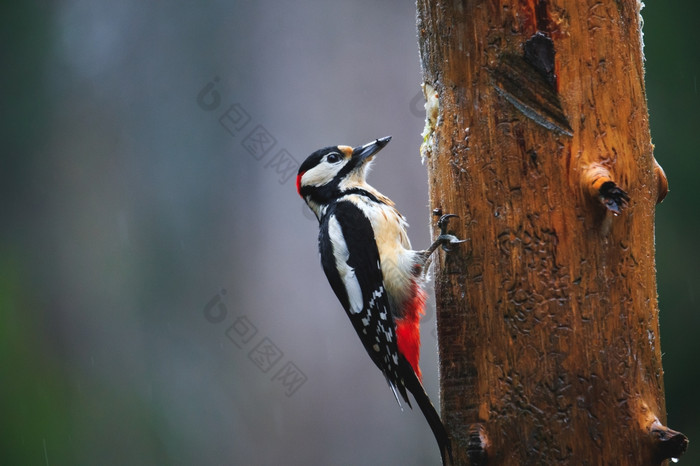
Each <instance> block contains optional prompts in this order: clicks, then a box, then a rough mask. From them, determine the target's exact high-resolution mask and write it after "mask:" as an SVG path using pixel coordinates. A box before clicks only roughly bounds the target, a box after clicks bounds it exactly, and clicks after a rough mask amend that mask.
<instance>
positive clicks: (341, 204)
mask: <svg viewBox="0 0 700 466" xmlns="http://www.w3.org/2000/svg"><path fill="white" fill-rule="evenodd" d="M390 140H391V136H388V137H385V138H381V139H377V140H376V141H374V142H370V143H369V144H365V145H364V146H360V147H355V148H352V147H349V146H331V147H326V148H324V149H320V150H318V151H316V152H314V153H313V154H311V155H310V156H309V157H308V158H307V159H306V160H305V161H304V163H302V164H301V167H299V173H298V175H297V191H298V192H299V195H300V196H301V197H302V198H303V199H304V201H306V203H307V204H308V206H309V207H310V208H311V210H313V212H314V214H316V218H318V221H319V224H320V233H319V238H318V239H319V249H320V252H321V264H322V266H323V271H324V272H325V273H326V277H327V278H328V281H329V282H330V285H331V287H332V288H333V291H334V292H335V294H336V296H337V297H338V299H339V300H340V303H341V304H342V306H343V308H344V309H345V312H346V313H347V315H348V317H350V321H351V322H352V325H353V327H354V328H355V331H356V332H357V334H358V335H359V337H360V340H362V344H363V345H364V347H365V350H367V353H369V356H370V358H372V361H374V363H375V364H376V365H377V366H378V367H379V369H380V370H381V371H382V373H383V374H384V377H386V380H387V382H388V383H389V386H390V387H391V389H392V390H393V392H394V396H395V397H396V401H397V402H399V405H401V402H400V400H399V394H400V395H401V398H402V399H403V400H404V401H405V402H406V403H407V404H408V405H409V406H411V403H410V401H409V399H408V396H407V394H406V389H408V391H410V392H411V393H412V394H413V397H414V399H415V400H416V402H417V403H418V406H419V407H420V409H421V411H422V412H423V415H424V416H425V418H426V419H427V421H428V424H429V425H430V428H431V429H432V431H433V434H434V435H435V438H436V439H437V442H438V446H439V448H440V454H441V456H442V462H443V464H447V463H446V461H447V457H449V459H450V462H452V448H451V444H450V440H449V438H448V436H447V432H446V431H445V427H444V425H443V424H442V421H441V420H440V416H439V415H438V413H437V412H436V411H435V407H434V406H433V404H432V403H431V402H430V398H429V397H428V395H427V394H426V393H425V389H424V388H423V385H422V383H421V371H420V368H419V367H418V359H419V354H420V329H419V320H420V317H421V315H422V314H423V313H424V308H425V299H426V294H425V291H424V290H423V286H424V282H425V270H426V268H427V265H428V262H429V260H430V256H431V254H432V253H433V252H434V251H435V249H437V247H438V246H440V245H442V246H443V248H445V249H446V250H447V245H448V244H456V243H460V242H461V241H460V240H458V239H457V238H456V237H455V236H453V235H448V234H447V233H446V231H445V229H446V225H447V220H448V219H449V217H452V216H453V215H445V216H443V217H442V218H441V219H440V222H439V223H438V224H439V226H440V228H441V233H442V234H441V235H440V236H439V237H438V238H437V240H436V241H435V242H434V243H433V244H432V245H431V246H430V247H429V248H428V249H426V250H425V251H414V250H412V249H411V244H410V242H409V240H408V236H407V235H406V227H407V226H408V224H407V223H406V219H405V218H404V217H403V216H402V215H401V214H400V213H399V211H398V210H396V208H395V207H394V203H393V202H392V201H391V200H389V199H388V198H387V197H386V196H384V195H382V194H381V193H379V191H377V190H376V189H374V188H373V187H372V186H370V185H369V184H367V182H366V180H365V179H366V175H367V170H368V168H369V166H370V164H371V162H372V160H373V158H374V155H375V154H376V153H377V152H379V151H380V150H381V149H382V148H383V147H384V146H386V145H387V144H388V143H389V141H390Z"/></svg>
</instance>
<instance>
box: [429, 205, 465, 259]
mask: <svg viewBox="0 0 700 466" xmlns="http://www.w3.org/2000/svg"><path fill="white" fill-rule="evenodd" d="M435 214H436V215H437V214H439V213H438V212H435ZM452 217H456V218H459V215H455V214H445V215H441V216H440V219H439V220H438V222H437V224H438V227H439V228H440V236H438V237H437V238H436V240H435V243H437V244H439V245H440V246H442V249H443V251H445V252H450V251H452V249H451V248H449V247H448V245H454V244H460V243H464V242H465V241H466V240H464V239H459V238H457V237H456V236H455V235H451V234H449V233H447V225H448V223H449V222H450V218H452Z"/></svg>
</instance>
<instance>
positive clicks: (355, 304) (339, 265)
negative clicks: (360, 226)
mask: <svg viewBox="0 0 700 466" xmlns="http://www.w3.org/2000/svg"><path fill="white" fill-rule="evenodd" d="M328 235H329V236H330V239H331V244H332V245H333V256H334V257H335V266H336V270H338V272H339V273H340V279H341V280H342V281H343V284H345V291H346V292H347V294H348V301H349V303H350V309H349V310H350V312H351V313H352V314H357V313H359V312H361V311H362V288H360V282H359V281H357V277H356V276H355V269H353V268H352V267H350V266H349V265H348V259H349V258H350V253H349V252H348V246H347V244H346V243H345V238H344V237H343V230H342V229H341V228H340V223H338V220H337V219H336V218H335V215H331V217H330V218H329V219H328Z"/></svg>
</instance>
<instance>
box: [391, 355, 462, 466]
mask: <svg viewBox="0 0 700 466" xmlns="http://www.w3.org/2000/svg"><path fill="white" fill-rule="evenodd" d="M402 359H403V361H402V363H403V364H401V365H402V366H404V367H406V366H407V367H406V368H407V369H408V370H404V371H401V372H403V377H404V384H405V385H406V388H407V389H408V390H409V391H410V392H411V393H412V394H413V398H415V400H416V403H418V407H420V410H421V411H422V412H423V416H425V419H426V420H427V421H428V425H430V429H431V430H432V431H433V435H435V440H437V443H438V447H439V448H440V456H442V464H443V465H445V466H447V465H448V464H453V459H452V444H451V442H450V438H449V437H448V436H447V430H445V426H444V425H443V423H442V420H441V419H440V415H439V414H438V413H437V411H436V410H435V406H433V403H432V402H431V401H430V397H428V394H427V393H425V389H424V388H423V384H421V382H420V380H418V377H417V376H416V374H415V372H413V369H412V368H411V366H410V364H409V363H408V361H406V360H405V359H404V358H402ZM448 458H449V462H448Z"/></svg>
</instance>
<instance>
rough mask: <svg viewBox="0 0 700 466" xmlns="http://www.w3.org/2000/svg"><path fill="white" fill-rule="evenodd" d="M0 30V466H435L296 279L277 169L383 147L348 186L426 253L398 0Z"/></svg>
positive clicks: (699, 233) (287, 188) (332, 313)
mask: <svg viewBox="0 0 700 466" xmlns="http://www.w3.org/2000/svg"><path fill="white" fill-rule="evenodd" d="M699 14H700V6H699V5H698V4H697V3H695V2H689V1H686V2H675V3H674V2H661V1H659V0H657V1H647V2H646V7H645V9H644V10H643V16H644V20H645V23H644V33H645V35H644V38H645V55H646V70H647V74H646V83H647V97H648V103H649V109H650V118H651V129H652V137H653V142H654V144H655V145H656V151H655V155H656V158H657V160H658V161H659V163H660V164H661V165H662V166H663V168H664V169H665V171H666V174H667V175H668V178H669V181H670V189H671V191H670V194H669V196H668V197H667V199H666V201H664V203H663V204H661V205H660V206H659V207H658V210H657V212H658V214H657V227H656V245H657V270H658V284H659V302H660V310H661V314H660V316H661V344H662V351H663V353H664V359H663V363H664V369H665V383H666V395H667V408H668V417H669V426H670V427H672V428H674V429H676V430H680V431H682V432H684V433H685V434H686V435H688V436H689V437H690V440H691V446H690V449H689V451H688V453H687V455H686V456H685V457H684V458H682V460H681V461H682V462H683V463H686V464H700V449H698V448H695V447H694V442H697V441H698V439H700V424H699V423H698V418H699V415H700V407H699V405H698V403H697V402H696V400H695V398H693V396H694V391H695V389H694V387H695V385H694V384H695V383H697V382H698V379H699V377H698V375H696V374H695V370H696V369H694V368H697V366H696V364H697V361H698V357H699V356H700V338H698V337H697V335H696V334H695V332H696V331H698V330H699V328H700V327H699V323H700V317H699V316H698V313H697V312H696V302H697V299H698V296H699V295H700V289H696V288H699V287H698V285H699V284H700V265H699V262H698V259H699V258H700V254H699V253H698V246H697V239H698V238H700V217H699V216H698V213H700V212H699V211H698V207H697V201H698V194H697V193H695V191H693V190H694V189H695V183H696V182H697V181H696V180H695V176H697V174H698V173H699V169H700V167H699V166H698V165H699V164H700V162H698V157H696V156H695V151H696V148H697V147H698V142H699V141H698V138H699V135H700V117H699V113H700V112H699V111H698V106H699V104H700V98H699V96H700V94H699V93H698V86H699V83H698V76H699V75H700V39H699V37H700V36H699V35H698V34H697V27H696V24H695V23H696V22H697V18H698V17H699ZM0 18H1V19H0V21H2V28H0V34H1V35H2V40H0V47H1V50H2V53H0V57H2V63H3V72H2V74H1V75H0V83H2V100H1V101H0V105H1V108H2V125H1V129H0V131H1V132H2V135H3V137H2V157H1V158H0V190H2V197H1V199H0V203H1V204H0V205H1V209H2V210H1V212H2V220H3V221H2V228H1V229H0V419H2V421H1V422H0V463H1V464H8V465H33V464H40V465H43V464H47V465H48V464H51V465H56V464H103V465H109V464H246V465H247V464H288V465H294V464H438V461H439V455H438V452H437V448H436V447H435V445H434V440H433V438H432V435H431V434H430V431H429V429H428V427H427V425H426V424H425V422H424V421H423V420H422V418H421V416H420V413H416V412H412V411H410V410H406V412H401V411H400V410H399V409H397V407H396V405H395V404H394V402H393V395H392V394H391V392H390V391H389V390H388V389H387V387H386V383H385V381H384V380H383V378H382V377H381V375H380V374H379V372H378V371H376V369H375V368H374V367H372V366H371V364H369V363H368V360H367V359H366V355H365V354H364V350H363V349H362V347H361V345H358V344H357V342H356V341H355V339H356V337H355V335H354V333H353V332H352V331H350V327H349V325H348V323H347V321H346V318H345V316H344V315H343V313H342V312H341V311H340V309H339V307H338V305H337V303H336V301H335V297H334V296H332V292H331V290H330V288H329V287H327V286H315V285H324V284H325V278H324V277H323V275H322V272H321V269H320V267H319V266H318V257H317V253H316V244H315V242H316V239H315V238H316V230H317V226H316V224H315V221H314V220H313V218H310V217H309V214H308V212H307V211H305V210H304V206H303V205H302V202H301V200H300V199H299V198H298V196H297V195H296V193H295V190H294V182H293V177H292V178H290V174H289V170H288V165H286V163H288V162H289V161H290V160H292V159H295V160H296V161H301V160H303V158H304V157H305V156H306V154H308V153H309V152H311V151H312V150H314V149H316V148H318V147H322V146H325V145H329V144H336V143H345V144H351V145H354V144H361V143H364V142H367V141H368V140H369V139H372V138H375V137H380V136H384V135H388V134H391V135H393V136H394V139H393V141H392V143H391V146H390V147H389V148H388V149H387V152H386V153H384V152H383V153H382V157H381V158H380V159H379V160H378V163H376V164H375V172H374V174H373V175H372V179H373V180H381V182H379V181H377V184H378V185H381V188H382V191H383V192H385V193H386V194H387V195H389V196H390V197H391V198H392V199H394V200H395V201H396V202H397V204H398V205H399V206H400V207H401V208H402V211H403V213H404V214H405V215H406V216H407V217H408V219H409V221H411V222H412V225H413V226H412V228H411V230H410V234H411V237H412V240H413V243H414V246H415V247H417V248H420V247H425V246H426V245H427V244H428V241H429V238H428V229H427V228H426V223H427V217H428V215H427V209H426V206H427V202H428V200H427V180H426V176H425V168H424V167H423V166H421V164H420V160H419V156H418V154H417V147H418V145H419V144H420V132H421V130H422V128H423V114H422V100H420V99H416V97H417V95H418V91H419V85H420V82H421V72H420V66H419V61H418V48H417V43H416V33H415V5H413V4H411V3H410V2H400V1H383V2H371V1H369V0H365V1H357V2H352V3H350V2H334V3H332V4H331V3H330V2H327V3H324V2H320V1H310V0H305V1H300V2H294V3H292V2H287V3H285V2H281V1H258V2H250V1H248V2H242V1H240V2H224V1H208V2H194V1H185V0H181V1H174V2H168V4H164V2H135V1H133V0H131V1H124V2H106V1H104V0H101V1H92V2H88V1H81V0H71V1H61V2H31V1H27V2H4V3H3V5H2V6H1V7H0ZM207 86H209V87H207ZM290 157H291V159H290ZM399 157H401V159H400V160H399ZM397 161H398V162H399V163H396V162H397ZM406 180H410V181H406ZM310 284H311V285H313V286H310ZM433 317H434V315H433V314H432V311H431V310H429V312H428V315H427V316H426V318H425V319H424V329H423V330H424V335H425V336H424V340H425V341H424V354H423V358H422V366H423V372H424V378H425V380H426V388H427V390H428V392H429V393H430V394H431V396H432V397H433V399H435V400H436V399H437V380H436V375H437V372H436V371H437V369H436V356H435V355H434V351H433V350H432V349H433V348H435V344H436V341H435V337H434V319H433ZM425 349H427V350H425ZM369 420H371V421H369Z"/></svg>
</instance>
